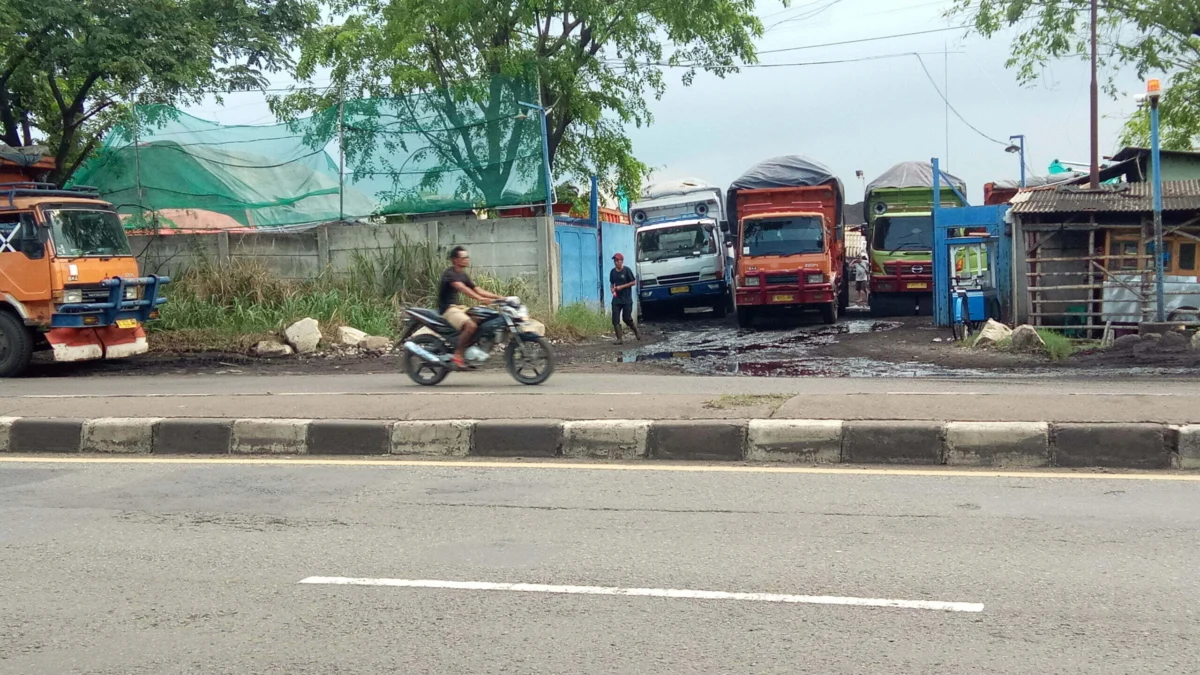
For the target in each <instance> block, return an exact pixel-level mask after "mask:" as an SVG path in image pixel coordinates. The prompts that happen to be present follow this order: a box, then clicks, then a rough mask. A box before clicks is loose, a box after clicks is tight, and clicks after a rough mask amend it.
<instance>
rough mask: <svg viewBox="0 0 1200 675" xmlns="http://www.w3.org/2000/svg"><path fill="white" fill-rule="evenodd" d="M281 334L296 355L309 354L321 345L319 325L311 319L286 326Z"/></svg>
mask: <svg viewBox="0 0 1200 675" xmlns="http://www.w3.org/2000/svg"><path fill="white" fill-rule="evenodd" d="M283 333H284V336H285V337H286V338H287V342H288V344H289V345H291V346H292V349H295V350H296V353H297V354H311V353H313V352H315V351H317V345H319V344H321V324H319V323H317V320H316V319H313V318H311V317H310V318H305V319H301V320H299V321H297V322H296V323H294V324H292V325H290V326H288V327H287V330H285V331H284V332H283Z"/></svg>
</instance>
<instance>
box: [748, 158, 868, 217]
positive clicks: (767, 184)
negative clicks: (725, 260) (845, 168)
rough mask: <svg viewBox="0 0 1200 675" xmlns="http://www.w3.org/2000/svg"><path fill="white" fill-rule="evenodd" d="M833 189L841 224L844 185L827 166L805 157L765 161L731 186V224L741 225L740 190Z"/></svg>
mask: <svg viewBox="0 0 1200 675" xmlns="http://www.w3.org/2000/svg"><path fill="white" fill-rule="evenodd" d="M817 185H833V186H834V187H835V188H836V189H837V205H838V211H837V222H838V224H841V222H842V220H843V213H842V208H843V204H844V202H845V195H846V191H845V189H844V188H843V187H842V181H840V180H838V177H837V176H835V175H833V171H831V170H830V169H829V167H827V166H825V165H824V164H822V163H820V162H818V161H816V160H812V159H809V158H808V157H805V156H803V155H783V156H781V157H772V158H771V159H767V160H763V161H761V162H759V163H758V164H755V165H754V166H752V167H750V169H749V170H747V171H746V173H744V174H742V176H741V178H738V179H737V180H735V181H733V183H731V184H730V185H729V192H728V193H727V197H726V201H727V203H728V212H729V214H730V216H729V218H730V222H737V193H738V191H740V190H766V189H771V188H789V187H814V186H817Z"/></svg>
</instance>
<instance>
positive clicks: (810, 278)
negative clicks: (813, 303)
mask: <svg viewBox="0 0 1200 675" xmlns="http://www.w3.org/2000/svg"><path fill="white" fill-rule="evenodd" d="M804 283H806V284H823V283H825V275H824V274H820V273H818V274H806V275H804Z"/></svg>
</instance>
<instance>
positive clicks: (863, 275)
mask: <svg viewBox="0 0 1200 675" xmlns="http://www.w3.org/2000/svg"><path fill="white" fill-rule="evenodd" d="M850 274H851V275H852V276H853V277H854V290H855V291H857V292H858V302H857V303H856V304H858V305H859V306H863V305H866V304H867V279H868V278H869V277H870V276H871V270H870V267H868V265H867V257H866V256H865V255H863V256H860V257H858V258H856V259H855V260H854V262H852V263H850Z"/></svg>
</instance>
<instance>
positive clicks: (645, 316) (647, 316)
mask: <svg viewBox="0 0 1200 675" xmlns="http://www.w3.org/2000/svg"><path fill="white" fill-rule="evenodd" d="M638 308H639V309H640V310H641V311H640V314H641V317H640V318H639V319H638V321H639V322H640V323H650V322H651V321H653V320H654V319H655V314H654V310H653V309H651V308H650V306H649V305H644V304H641V303H638Z"/></svg>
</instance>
